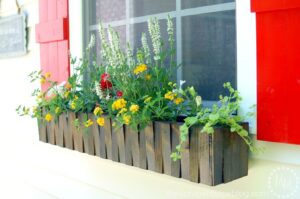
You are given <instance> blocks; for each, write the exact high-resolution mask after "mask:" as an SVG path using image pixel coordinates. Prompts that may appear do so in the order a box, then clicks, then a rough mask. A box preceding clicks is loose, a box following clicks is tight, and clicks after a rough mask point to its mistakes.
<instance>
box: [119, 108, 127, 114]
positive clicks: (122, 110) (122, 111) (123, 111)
mask: <svg viewBox="0 0 300 199" xmlns="http://www.w3.org/2000/svg"><path fill="white" fill-rule="evenodd" d="M126 112H127V108H122V109H121V110H120V111H119V113H118V114H122V113H126Z"/></svg>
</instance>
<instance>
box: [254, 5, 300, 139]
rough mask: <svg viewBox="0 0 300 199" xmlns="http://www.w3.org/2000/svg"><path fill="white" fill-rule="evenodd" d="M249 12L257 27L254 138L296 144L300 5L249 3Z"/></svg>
mask: <svg viewBox="0 0 300 199" xmlns="http://www.w3.org/2000/svg"><path fill="white" fill-rule="evenodd" d="M252 11H253V12H256V23H257V24H256V26H257V85H258V87H257V91H258V93H257V96H258V99H257V109H258V110H257V111H258V113H257V120H258V121H257V138H258V139H259V140H265V141H272V142H282V143H291V144H300V1H299V0H252ZM298 122H299V124H298Z"/></svg>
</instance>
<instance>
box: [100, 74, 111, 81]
mask: <svg viewBox="0 0 300 199" xmlns="http://www.w3.org/2000/svg"><path fill="white" fill-rule="evenodd" d="M109 77H110V76H109V74H107V73H103V74H102V75H101V79H102V80H104V81H107V80H108V78H109Z"/></svg>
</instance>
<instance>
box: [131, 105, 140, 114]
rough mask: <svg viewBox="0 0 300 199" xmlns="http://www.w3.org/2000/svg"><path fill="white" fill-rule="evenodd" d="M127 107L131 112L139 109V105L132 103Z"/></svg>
mask: <svg viewBox="0 0 300 199" xmlns="http://www.w3.org/2000/svg"><path fill="white" fill-rule="evenodd" d="M129 109H130V111H131V112H132V113H136V112H138V111H139V109H140V107H139V105H136V104H133V105H131V106H130V108H129Z"/></svg>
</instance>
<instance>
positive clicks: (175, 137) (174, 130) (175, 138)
mask: <svg viewBox="0 0 300 199" xmlns="http://www.w3.org/2000/svg"><path fill="white" fill-rule="evenodd" d="M181 125H182V124H181V123H172V125H171V135H172V136H171V139H172V142H171V144H172V146H171V147H172V151H171V152H172V153H173V152H175V151H176V146H177V145H178V144H179V140H180V126H181ZM171 175H172V176H174V177H177V178H179V177H180V161H179V160H177V161H176V162H175V161H173V160H171Z"/></svg>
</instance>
